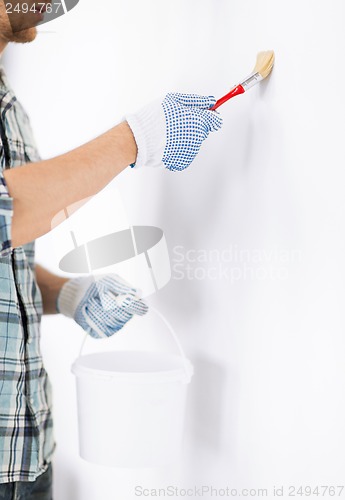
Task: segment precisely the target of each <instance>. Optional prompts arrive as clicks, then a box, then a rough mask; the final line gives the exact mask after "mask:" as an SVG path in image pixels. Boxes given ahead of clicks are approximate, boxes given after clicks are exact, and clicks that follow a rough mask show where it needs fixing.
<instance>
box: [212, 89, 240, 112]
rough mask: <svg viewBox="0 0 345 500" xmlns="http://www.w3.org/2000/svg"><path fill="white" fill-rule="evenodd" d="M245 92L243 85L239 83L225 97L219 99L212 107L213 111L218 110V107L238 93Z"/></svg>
mask: <svg viewBox="0 0 345 500" xmlns="http://www.w3.org/2000/svg"><path fill="white" fill-rule="evenodd" d="M244 92H245V90H244V88H243V87H242V85H237V86H236V87H234V88H233V89H231V90H230V92H229V93H228V94H226V95H225V96H224V97H221V98H220V99H218V101H217V102H216V104H215V105H214V106H213V107H212V108H211V111H214V110H216V109H217V108H219V106H221V105H222V104H224V103H225V102H226V101H228V100H229V99H231V98H232V97H235V96H236V95H240V94H244Z"/></svg>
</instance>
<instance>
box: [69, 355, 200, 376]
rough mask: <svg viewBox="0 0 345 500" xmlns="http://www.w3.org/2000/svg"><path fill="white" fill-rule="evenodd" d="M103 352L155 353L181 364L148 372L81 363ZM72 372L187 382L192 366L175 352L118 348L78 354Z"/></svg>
mask: <svg viewBox="0 0 345 500" xmlns="http://www.w3.org/2000/svg"><path fill="white" fill-rule="evenodd" d="M103 354H120V355H121V354H126V355H130V354H135V355H138V354H140V355H142V354H144V355H147V354H148V355H152V354H153V355H157V356H162V355H163V356H165V357H166V358H167V359H169V358H170V359H171V360H178V361H179V362H180V363H181V366H180V367H178V368H173V369H168V370H155V371H150V372H143V371H132V372H123V371H116V370H102V369H99V368H90V367H88V366H85V365H83V361H85V360H86V359H87V358H91V357H95V356H97V355H103ZM71 371H72V373H73V374H74V375H75V376H76V377H78V378H81V379H82V378H93V379H98V380H101V379H102V380H108V381H110V380H112V381H113V382H126V381H127V382H131V383H136V384H140V383H167V382H183V383H186V384H187V383H189V382H190V380H191V378H192V376H193V374H194V367H193V365H192V363H191V361H190V360H189V359H188V358H182V356H178V355H176V354H170V353H166V352H164V353H162V352H161V351H147V350H136V351H132V350H119V351H104V352H95V353H90V354H84V355H82V356H79V357H78V358H77V359H76V360H75V361H74V363H73V364H72V366H71Z"/></svg>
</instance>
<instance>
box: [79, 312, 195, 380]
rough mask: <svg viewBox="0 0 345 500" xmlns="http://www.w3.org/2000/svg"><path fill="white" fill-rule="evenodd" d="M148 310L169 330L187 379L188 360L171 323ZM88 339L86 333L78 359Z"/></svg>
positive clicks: (160, 314)
mask: <svg viewBox="0 0 345 500" xmlns="http://www.w3.org/2000/svg"><path fill="white" fill-rule="evenodd" d="M149 310H151V311H153V312H154V313H155V314H156V316H158V317H159V318H160V319H161V321H162V322H163V323H164V324H165V326H166V327H167V329H168V330H169V333H170V335H171V336H172V338H173V340H174V342H175V344H176V347H177V349H178V351H179V353H180V355H181V358H182V360H183V367H184V370H185V373H186V376H187V377H188V376H189V370H188V359H187V357H186V354H185V352H184V350H183V348H182V345H181V342H180V341H179V339H178V337H177V335H176V332H175V330H174V328H173V327H172V325H171V323H170V322H169V321H168V320H167V319H166V317H165V316H164V315H163V314H162V313H161V312H160V311H158V309H156V308H155V307H153V306H150V307H149ZM85 320H86V321H87V320H88V318H87V316H85ZM89 326H90V327H93V325H89ZM88 337H89V334H88V333H86V334H85V337H84V339H83V341H82V344H81V347H80V351H79V357H80V356H81V355H82V352H83V349H84V346H85V342H86V340H87V338H88Z"/></svg>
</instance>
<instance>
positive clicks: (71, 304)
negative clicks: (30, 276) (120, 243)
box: [57, 274, 148, 338]
mask: <svg viewBox="0 0 345 500" xmlns="http://www.w3.org/2000/svg"><path fill="white" fill-rule="evenodd" d="M57 310H58V312H61V313H62V314H64V315H65V316H68V317H70V318H74V319H75V321H76V322H77V323H78V324H79V325H80V326H81V327H82V328H83V329H84V330H85V331H86V332H87V333H88V334H89V335H91V337H94V338H104V337H110V336H111V335H113V334H114V333H116V332H118V331H119V330H120V329H121V328H122V327H123V326H124V325H125V324H126V323H127V321H129V320H130V319H131V318H132V317H133V316H134V314H138V315H139V316H142V315H144V314H146V312H147V311H148V307H147V305H146V304H145V302H143V300H141V299H140V298H139V297H138V291H137V290H136V289H135V288H133V287H131V285H129V284H128V283H126V282H125V281H124V280H122V279H121V278H120V277H119V276H117V275H116V274H107V275H105V276H102V277H96V278H95V277H94V276H87V277H81V278H75V279H72V280H69V281H67V282H66V283H65V284H64V286H63V287H62V288H61V291H60V294H59V296H58V299H57Z"/></svg>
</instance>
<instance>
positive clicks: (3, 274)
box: [0, 67, 55, 483]
mask: <svg viewBox="0 0 345 500" xmlns="http://www.w3.org/2000/svg"><path fill="white" fill-rule="evenodd" d="M39 159H40V158H39V155H38V153H37V150H36V148H35V145H34V140H33V136H32V132H31V129H30V124H29V120H28V117H27V115H26V113H25V111H24V110H23V108H22V106H21V105H20V104H19V102H18V101H17V99H16V97H15V96H14V94H13V91H12V90H11V89H10V87H9V86H8V83H7V79H6V75H5V74H4V71H3V69H2V68H1V67H0V483H7V482H12V481H33V480H35V479H36V478H37V477H38V476H39V475H40V474H42V472H44V471H45V470H46V469H47V466H48V463H49V462H50V460H51V456H52V453H53V451H54V447H55V444H54V438H53V433H52V417H51V404H52V401H51V390H50V382H49V379H48V377H47V373H46V371H45V369H44V367H43V362H42V356H41V352H40V319H41V315H42V299H41V294H40V290H39V288H38V285H37V282H36V278H35V268H34V265H35V264H34V256H35V248H34V242H33V243H29V244H26V245H24V246H22V247H18V248H15V249H12V248H11V219H12V208H13V207H12V201H13V200H12V198H11V197H10V196H9V194H8V190H7V187H6V183H5V180H4V176H3V170H4V169H5V168H13V167H19V166H20V165H23V164H24V163H28V162H34V161H38V160H39Z"/></svg>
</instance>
